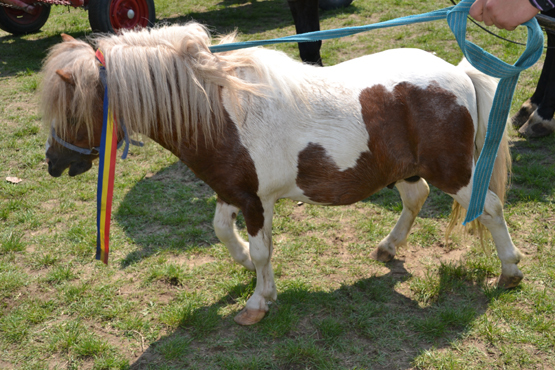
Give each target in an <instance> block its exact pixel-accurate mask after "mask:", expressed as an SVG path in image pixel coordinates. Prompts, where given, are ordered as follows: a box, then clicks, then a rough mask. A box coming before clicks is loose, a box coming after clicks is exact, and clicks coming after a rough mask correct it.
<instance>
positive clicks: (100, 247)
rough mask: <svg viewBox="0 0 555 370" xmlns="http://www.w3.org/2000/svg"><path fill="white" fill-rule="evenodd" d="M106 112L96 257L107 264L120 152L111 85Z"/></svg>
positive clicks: (103, 68) (103, 71) (102, 64)
mask: <svg viewBox="0 0 555 370" xmlns="http://www.w3.org/2000/svg"><path fill="white" fill-rule="evenodd" d="M96 58H97V60H98V61H99V62H100V74H101V76H102V75H103V74H104V76H105V74H106V63H105V60H104V54H103V53H102V51H100V50H97V52H96ZM103 109H104V111H103V117H104V119H103V124H102V138H101V141H100V158H99V166H98V188H97V191H96V227H97V239H96V259H97V260H101V261H102V262H104V263H105V264H108V254H109V250H110V247H109V246H110V219H111V216H112V195H113V192H114V173H115V170H116V155H117V134H116V133H117V121H116V118H115V116H114V114H113V113H112V110H111V109H110V105H109V104H108V86H105V88H104V108H103Z"/></svg>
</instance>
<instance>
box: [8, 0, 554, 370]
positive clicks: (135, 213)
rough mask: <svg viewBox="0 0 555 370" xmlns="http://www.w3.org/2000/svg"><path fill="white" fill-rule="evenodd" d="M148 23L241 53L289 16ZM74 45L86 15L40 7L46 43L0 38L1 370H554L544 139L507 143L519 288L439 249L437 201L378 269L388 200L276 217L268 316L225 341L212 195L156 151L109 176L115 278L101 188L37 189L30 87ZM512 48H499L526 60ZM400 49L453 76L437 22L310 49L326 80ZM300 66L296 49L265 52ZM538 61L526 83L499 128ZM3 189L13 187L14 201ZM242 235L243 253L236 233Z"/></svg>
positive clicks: (366, 8)
mask: <svg viewBox="0 0 555 370" xmlns="http://www.w3.org/2000/svg"><path fill="white" fill-rule="evenodd" d="M449 5H450V4H449V3H448V1H435V0H434V1H423V0H410V1H408V0H407V1H403V0H383V1H376V0H355V1H354V2H353V4H352V5H351V6H349V7H347V8H344V9H340V10H337V11H329V12H322V13H321V15H320V20H321V27H322V29H332V28H339V27H345V26H354V25H363V24H368V23H374V22H377V21H382V20H386V19H391V18H395V17H397V16H402V15H408V14H416V13H420V12H424V11H429V10H433V9H439V8H442V7H446V6H449ZM156 11H157V18H158V21H160V22H166V23H183V22H186V21H189V20H192V19H194V20H197V21H200V22H202V23H204V24H207V25H209V26H210V27H211V29H212V30H213V31H214V32H215V33H225V32H229V31H232V30H233V29H235V28H237V29H238V30H239V31H240V32H241V34H242V35H241V39H243V40H250V39H266V38H273V37H278V36H285V35H290V34H294V26H293V22H292V18H291V15H290V13H289V9H288V7H287V3H286V1H285V0H279V1H278V0H268V1H254V2H235V1H228V0H224V1H223V2H217V1H214V0H205V1H200V0H190V1H189V0H188V1H179V2H178V1H176V0H160V1H158V0H157V1H156ZM62 32H65V33H68V34H71V35H72V36H74V37H77V38H82V39H85V38H86V37H87V36H88V35H89V34H90V28H89V24H88V20H87V13H86V12H84V11H83V10H79V9H71V8H69V9H68V8H67V7H61V6H60V7H54V8H53V10H52V13H51V17H50V19H49V21H48V22H47V23H46V25H45V27H44V28H43V30H42V32H40V33H37V34H34V35H29V36H25V37H12V36H11V35H9V34H6V33H4V32H2V31H0V369H128V368H132V369H252V370H254V369H407V368H424V369H428V368H430V369H486V368H488V369H491V368H496V369H555V349H554V348H555V247H554V244H555V236H554V235H555V232H554V229H555V227H554V223H555V212H554V208H555V187H554V184H555V136H554V135H551V137H548V138H543V139H536V140H526V139H523V138H519V137H518V136H516V135H514V134H512V144H511V150H512V156H513V162H514V165H513V166H514V168H513V174H512V179H511V181H512V185H511V189H510V191H509V194H508V200H507V202H506V205H505V216H506V220H507V223H508V225H509V228H510V232H511V234H512V237H513V240H514V242H515V244H516V245H517V247H518V248H519V249H520V250H521V251H522V252H523V253H524V255H525V258H524V259H523V261H522V262H521V264H520V266H521V270H522V271H523V273H524V275H525V278H524V280H523V282H522V283H521V285H520V286H519V287H517V288H515V289H512V290H508V291H503V290H499V289H497V288H495V287H494V285H493V283H494V280H495V277H496V276H497V275H498V274H499V273H500V263H499V261H498V259H497V256H496V254H495V253H493V255H492V256H489V257H488V256H486V255H485V254H484V253H483V252H482V250H481V248H480V244H479V242H478V240H476V239H475V238H474V237H472V236H455V237H454V238H453V240H452V242H451V243H450V244H448V245H446V244H445V243H444V239H443V232H444V230H445V227H446V225H447V221H448V215H449V211H450V205H451V199H450V198H449V197H448V196H446V195H444V194H443V193H441V192H439V191H438V190H437V189H434V188H432V192H431V195H430V198H429V199H428V200H427V202H426V204H425V205H424V208H423V210H422V212H421V214H420V217H419V218H418V219H417V221H416V223H415V227H414V228H413V233H412V235H411V236H410V237H409V240H408V245H407V246H405V247H404V248H401V249H400V251H399V252H398V254H397V256H396V258H395V260H394V261H393V262H390V263H387V264H383V263H379V262H376V261H373V260H372V259H370V258H369V254H370V252H371V251H372V250H373V248H374V247H375V246H376V245H377V243H378V242H379V241H380V240H381V239H382V238H383V237H384V236H385V235H387V233H388V232H389V231H390V229H391V228H392V227H393V225H394V223H395V221H396V219H397V217H398V216H399V214H400V210H401V202H400V198H399V196H398V193H397V192H396V190H389V189H385V190H382V191H381V192H379V193H377V194H375V195H373V196H372V197H370V198H368V199H366V200H365V201H363V202H360V203H358V204H354V205H352V206H348V207H333V208H332V207H327V208H326V207H316V206H311V205H306V204H305V205H297V203H296V202H293V201H289V200H282V201H280V202H279V203H278V204H277V206H276V211H275V219H274V229H273V232H274V246H275V251H274V256H273V266H274V269H275V275H276V284H277V287H278V302H277V303H275V304H273V305H272V306H271V309H270V312H269V314H268V315H267V317H266V318H264V319H263V320H262V322H260V323H259V324H256V325H254V326H252V327H240V326H238V325H236V324H235V323H234V322H233V316H234V315H235V314H236V313H237V312H238V310H240V309H241V308H242V307H243V306H244V304H245V302H246V299H247V298H248V297H249V295H250V294H251V293H252V291H253V289H254V284H255V276H254V274H253V273H250V272H248V271H246V270H245V269H244V268H242V267H240V266H238V265H237V264H235V263H234V262H233V261H232V259H231V257H230V256H229V254H228V252H227V250H226V249H225V247H224V246H223V245H222V244H221V243H219V241H218V240H217V238H216V237H215V235H214V232H213V229H212V217H213V212H214V209H215V204H216V196H215V194H214V192H213V191H212V190H211V189H210V188H208V187H207V186H206V185H204V184H203V183H202V182H200V181H199V180H198V179H196V178H195V176H194V175H193V174H192V173H191V172H190V171H189V170H188V169H187V168H186V167H185V166H184V165H182V164H180V163H178V162H177V160H176V158H175V157H173V156H171V155H170V154H169V152H167V151H165V150H163V149H162V148H161V147H159V146H158V145H156V144H155V143H152V142H148V143H147V145H146V146H145V147H143V148H136V147H132V148H131V153H130V155H129V158H128V159H127V160H126V161H121V160H118V163H117V169H116V181H115V194H114V213H113V222H112V233H111V237H112V239H111V240H112V241H111V249H112V254H111V257H110V258H111V261H110V264H109V265H108V266H104V265H103V264H102V263H100V262H98V261H96V260H94V249H95V239H96V230H95V225H96V223H95V220H96V218H95V217H96V203H95V200H96V199H95V196H96V178H97V171H96V170H95V168H96V167H94V168H93V169H92V170H91V171H89V172H87V173H86V174H84V175H81V176H79V177H75V178H69V177H68V176H62V177H60V178H57V179H55V178H52V177H50V176H49V175H48V173H47V170H46V164H45V162H44V142H45V139H46V133H45V132H44V131H43V130H42V129H41V119H40V116H39V112H38V110H37V89H38V86H39V85H40V75H39V74H38V71H39V69H40V66H41V61H42V59H43V58H44V56H45V55H46V52H47V49H48V48H49V47H51V46H52V45H54V44H55V43H58V42H60V41H61V39H60V36H59V35H60V33H62ZM525 32H526V31H525V30H517V31H515V32H512V33H511V32H501V34H502V35H503V36H505V37H509V38H512V39H515V40H518V41H521V42H522V41H525V40H526V34H525ZM468 33H469V36H468V38H469V39H471V40H473V41H475V42H476V43H478V44H479V45H481V46H484V47H485V48H486V49H487V50H489V51H491V52H493V53H495V54H496V55H498V56H499V57H500V58H502V59H504V60H507V61H514V60H516V58H517V57H518V56H519V55H520V53H521V52H522V50H523V48H522V47H521V46H518V45H514V44H509V43H506V42H504V41H501V40H499V39H496V38H493V37H491V36H489V35H487V34H485V33H484V32H483V31H481V30H479V29H478V28H477V27H476V26H473V25H470V26H469V29H468ZM396 47H417V48H422V49H424V50H428V51H430V52H435V53H436V54H437V55H438V56H440V57H441V58H443V59H446V60H447V61H449V62H451V63H458V61H459V60H460V58H461V52H460V50H459V49H458V46H457V44H456V42H455V40H454V38H453V36H452V34H451V32H450V31H449V29H448V27H447V25H446V23H445V22H444V21H437V22H434V23H427V24H421V25H416V26H407V27H401V28H394V29H385V30H379V31H374V32H370V33H364V34H359V35H356V36H352V37H347V38H344V39H339V40H333V41H325V42H324V45H323V48H322V57H323V60H324V63H325V64H326V65H332V64H336V63H339V62H341V61H344V60H347V59H350V58H354V57H357V56H360V55H363V54H368V53H373V52H377V51H381V50H385V49H390V48H396ZM273 48H277V49H280V50H283V51H285V52H287V53H288V54H290V55H291V56H292V57H294V58H298V51H297V46H296V45H295V44H281V45H278V46H275V47H273ZM540 70H541V62H539V63H538V64H537V65H536V66H534V67H532V68H531V69H530V70H528V71H525V72H524V73H523V74H522V76H521V80H520V82H519V85H518V87H517V92H516V95H515V100H514V102H513V106H512V111H511V112H512V113H514V112H515V111H516V110H517V109H518V107H519V106H520V104H521V103H522V102H523V101H524V100H525V99H526V98H528V97H529V96H530V95H531V93H532V92H533V89H534V86H535V82H536V81H537V79H538V77H539V73H540ZM7 177H17V178H19V179H21V180H22V181H21V182H19V183H17V184H14V183H11V182H9V181H7V180H6V178H7ZM238 226H239V228H240V230H241V232H242V233H243V235H245V236H246V231H245V225H244V222H243V221H242V219H241V218H240V217H239V219H238Z"/></svg>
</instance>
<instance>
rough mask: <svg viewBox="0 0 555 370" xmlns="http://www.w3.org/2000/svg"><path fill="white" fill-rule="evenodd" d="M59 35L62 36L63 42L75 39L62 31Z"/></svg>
mask: <svg viewBox="0 0 555 370" xmlns="http://www.w3.org/2000/svg"><path fill="white" fill-rule="evenodd" d="M60 36H62V40H63V41H64V42H70V41H75V39H74V38H73V37H72V36H70V35H68V34H65V33H62V34H61V35H60Z"/></svg>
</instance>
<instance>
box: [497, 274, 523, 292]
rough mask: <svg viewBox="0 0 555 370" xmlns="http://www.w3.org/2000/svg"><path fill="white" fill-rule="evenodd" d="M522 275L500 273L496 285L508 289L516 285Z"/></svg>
mask: <svg viewBox="0 0 555 370" xmlns="http://www.w3.org/2000/svg"><path fill="white" fill-rule="evenodd" d="M522 278H523V276H518V275H517V276H505V275H501V276H500V277H499V281H498V282H497V286H498V287H499V288H502V289H510V288H514V287H516V286H517V285H518V284H519V283H520V281H521V280H522Z"/></svg>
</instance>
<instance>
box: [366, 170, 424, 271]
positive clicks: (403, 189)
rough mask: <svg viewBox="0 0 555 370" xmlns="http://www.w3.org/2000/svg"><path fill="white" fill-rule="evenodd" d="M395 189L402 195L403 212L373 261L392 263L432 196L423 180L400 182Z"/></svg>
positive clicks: (382, 242)
mask: <svg viewBox="0 0 555 370" xmlns="http://www.w3.org/2000/svg"><path fill="white" fill-rule="evenodd" d="M395 187H396V188H397V190H399V194H400V195H401V200H402V201H403V211H402V212H401V216H400V217H399V220H397V223H396V224H395V227H394V228H393V230H391V232H390V233H389V235H388V236H386V237H385V238H384V239H383V240H382V241H381V242H380V244H378V247H377V248H376V249H375V250H374V251H373V252H372V254H371V255H370V256H371V257H372V258H373V259H375V260H378V261H382V262H388V261H391V260H392V259H393V257H395V252H396V249H397V247H398V246H399V245H402V244H404V243H405V242H406V240H407V237H408V235H409V233H410V229H411V228H412V224H413V223H414V220H415V219H416V216H417V215H418V213H419V212H420V209H421V208H422V206H423V205H424V202H425V201H426V198H428V194H430V188H429V187H428V184H427V183H426V181H425V180H424V179H422V178H420V179H419V180H418V181H416V182H409V181H399V182H397V183H396V184H395Z"/></svg>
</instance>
